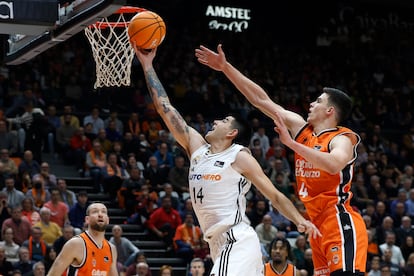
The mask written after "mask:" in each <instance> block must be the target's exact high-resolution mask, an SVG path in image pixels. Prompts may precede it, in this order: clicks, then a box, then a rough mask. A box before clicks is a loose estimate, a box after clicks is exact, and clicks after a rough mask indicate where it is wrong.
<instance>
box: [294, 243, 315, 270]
mask: <svg viewBox="0 0 414 276" xmlns="http://www.w3.org/2000/svg"><path fill="white" fill-rule="evenodd" d="M304 258H305V262H304V263H303V264H298V265H297V268H298V269H299V270H300V271H301V274H302V275H306V274H305V273H307V275H308V276H313V262H312V249H311V248H308V249H306V250H305V255H304Z"/></svg>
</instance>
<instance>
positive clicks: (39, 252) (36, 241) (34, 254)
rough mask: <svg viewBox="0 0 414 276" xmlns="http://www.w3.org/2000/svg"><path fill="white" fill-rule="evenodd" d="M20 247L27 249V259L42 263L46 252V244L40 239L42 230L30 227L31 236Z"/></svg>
mask: <svg viewBox="0 0 414 276" xmlns="http://www.w3.org/2000/svg"><path fill="white" fill-rule="evenodd" d="M22 247H26V248H28V249H29V258H30V259H31V260H32V261H35V262H37V261H42V260H43V259H44V258H45V256H46V252H47V248H48V244H47V243H46V242H45V241H44V240H43V239H42V229H41V228H40V227H38V226H33V227H32V234H31V235H30V237H29V238H28V239H27V240H25V241H24V242H23V244H22Z"/></svg>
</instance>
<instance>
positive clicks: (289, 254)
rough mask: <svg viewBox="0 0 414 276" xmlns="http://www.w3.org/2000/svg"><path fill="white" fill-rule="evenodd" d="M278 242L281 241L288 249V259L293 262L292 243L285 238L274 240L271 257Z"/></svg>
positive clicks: (270, 247) (271, 244)
mask: <svg viewBox="0 0 414 276" xmlns="http://www.w3.org/2000/svg"><path fill="white" fill-rule="evenodd" d="M278 241H281V242H282V244H283V247H286V250H287V252H288V259H289V260H292V250H291V246H290V242H289V241H288V240H287V239H285V238H275V239H273V240H272V242H271V243H270V246H269V256H272V249H273V248H275V247H276V243H277V242H278Z"/></svg>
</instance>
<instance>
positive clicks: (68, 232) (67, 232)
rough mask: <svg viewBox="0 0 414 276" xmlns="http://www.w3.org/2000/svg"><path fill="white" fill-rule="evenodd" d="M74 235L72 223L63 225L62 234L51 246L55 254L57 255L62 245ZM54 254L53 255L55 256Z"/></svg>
mask: <svg viewBox="0 0 414 276" xmlns="http://www.w3.org/2000/svg"><path fill="white" fill-rule="evenodd" d="M74 235H75V229H74V228H73V226H72V225H65V226H64V227H63V229H62V236H60V237H59V238H57V239H56V240H55V242H54V243H53V248H54V249H55V250H56V252H55V253H56V256H57V255H59V253H60V251H61V250H62V248H63V245H65V243H66V242H67V241H68V240H70V239H71V238H72V237H73V236H74ZM56 256H55V257H56Z"/></svg>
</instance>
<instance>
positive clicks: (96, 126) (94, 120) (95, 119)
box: [83, 106, 105, 134]
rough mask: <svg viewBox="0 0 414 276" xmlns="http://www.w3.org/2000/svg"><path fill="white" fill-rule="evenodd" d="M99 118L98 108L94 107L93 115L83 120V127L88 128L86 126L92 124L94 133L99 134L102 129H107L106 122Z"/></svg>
mask: <svg viewBox="0 0 414 276" xmlns="http://www.w3.org/2000/svg"><path fill="white" fill-rule="evenodd" d="M99 116H100V114H99V108H98V106H93V107H92V109H91V113H90V114H89V115H87V116H85V118H83V125H84V126H86V124H88V123H91V124H92V132H93V133H95V134H98V132H99V130H100V129H105V124H104V121H103V120H102V118H101V117H99Z"/></svg>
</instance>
